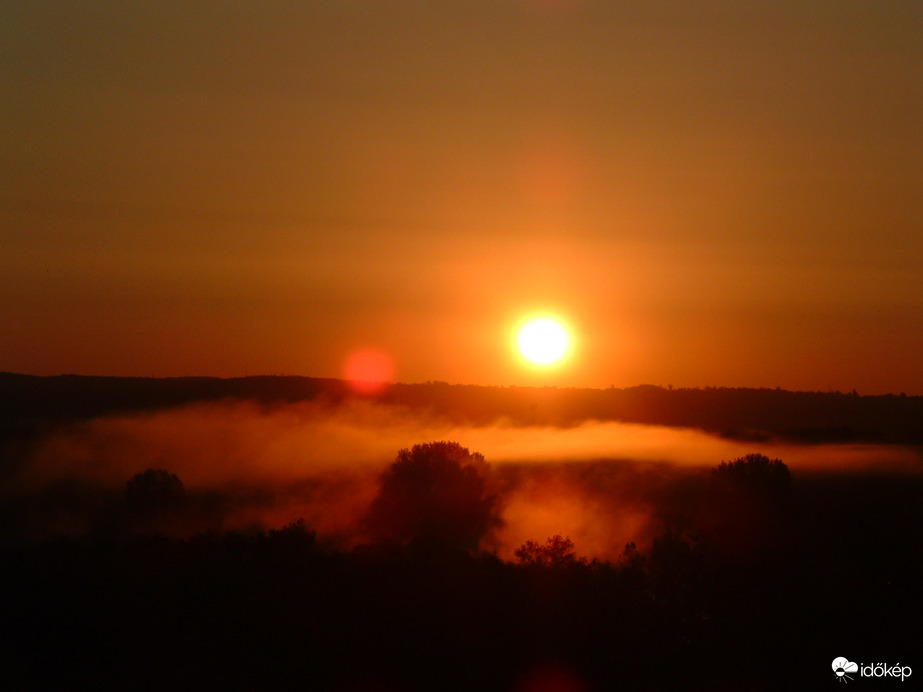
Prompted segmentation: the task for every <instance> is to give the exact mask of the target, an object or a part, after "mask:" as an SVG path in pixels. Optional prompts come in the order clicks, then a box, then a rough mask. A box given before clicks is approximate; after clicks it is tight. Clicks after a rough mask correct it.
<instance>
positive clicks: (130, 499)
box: [125, 469, 186, 515]
mask: <svg viewBox="0 0 923 692" xmlns="http://www.w3.org/2000/svg"><path fill="white" fill-rule="evenodd" d="M125 500H126V502H127V503H128V506H129V509H130V510H131V511H132V512H134V513H136V514H139V515H151V514H159V513H161V512H165V511H169V510H172V509H176V508H178V507H180V506H182V505H183V503H184V502H185V500H186V488H185V486H184V485H183V482H182V481H181V480H180V479H179V476H177V475H176V474H174V473H170V472H169V471H166V470H164V469H148V470H147V471H145V472H143V473H138V474H135V475H134V476H132V478H131V479H129V481H128V482H127V483H126V484H125Z"/></svg>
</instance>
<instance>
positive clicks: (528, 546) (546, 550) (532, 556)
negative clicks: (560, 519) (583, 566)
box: [513, 534, 581, 567]
mask: <svg viewBox="0 0 923 692" xmlns="http://www.w3.org/2000/svg"><path fill="white" fill-rule="evenodd" d="M513 554H514V555H515V556H516V561H517V562H518V563H519V564H520V565H523V566H526V567H570V566H572V565H576V564H578V563H579V562H581V561H580V560H578V559H577V554H576V553H575V552H574V542H573V541H572V540H571V539H570V537H563V538H562V537H561V535H560V534H555V535H554V536H550V537H549V538H547V539H546V540H545V543H544V545H539V544H538V543H536V542H535V541H526V542H525V543H523V544H522V545H521V546H520V547H519V548H517V549H516V552H515V553H513Z"/></svg>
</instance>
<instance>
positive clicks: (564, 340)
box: [516, 317, 570, 365]
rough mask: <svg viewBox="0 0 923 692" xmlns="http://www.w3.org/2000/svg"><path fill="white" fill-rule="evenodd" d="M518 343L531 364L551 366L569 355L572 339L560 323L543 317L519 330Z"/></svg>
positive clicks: (521, 351)
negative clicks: (568, 350)
mask: <svg viewBox="0 0 923 692" xmlns="http://www.w3.org/2000/svg"><path fill="white" fill-rule="evenodd" d="M516 343H517V345H518V347H519V352H520V353H521V354H522V356H523V358H525V359H526V360H527V361H529V362H530V363H534V364H535V365H551V364H553V363H556V362H558V361H559V360H561V359H562V358H563V357H564V356H565V355H566V354H567V349H568V347H569V345H570V337H569V336H568V333H567V329H565V328H564V325H562V324H561V323H560V322H558V321H557V320H554V319H551V318H547V317H543V318H540V319H535V320H531V321H529V322H527V323H526V324H525V325H524V326H523V327H522V328H521V329H520V330H519V334H518V336H517V338H516Z"/></svg>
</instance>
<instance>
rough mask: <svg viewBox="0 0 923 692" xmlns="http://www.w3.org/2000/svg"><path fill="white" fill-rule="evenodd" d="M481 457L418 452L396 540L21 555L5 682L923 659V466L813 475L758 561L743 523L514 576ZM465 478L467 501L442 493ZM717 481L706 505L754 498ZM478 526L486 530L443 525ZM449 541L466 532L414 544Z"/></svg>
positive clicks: (760, 684) (365, 685)
mask: <svg viewBox="0 0 923 692" xmlns="http://www.w3.org/2000/svg"><path fill="white" fill-rule="evenodd" d="M415 449H417V448H415ZM479 461H481V460H479V459H477V457H476V455H474V454H472V453H470V452H468V451H467V450H465V449H464V448H462V447H460V446H458V445H454V444H452V443H436V444H435V445H421V446H420V448H419V449H418V451H417V452H416V453H414V450H405V452H404V453H402V454H401V455H399V457H398V460H397V461H396V462H395V464H394V465H393V466H392V467H391V468H390V469H389V472H388V473H387V474H385V477H384V478H383V482H382V495H381V496H380V498H381V497H384V498H386V499H387V498H391V500H392V501H393V500H394V499H395V498H403V499H404V500H406V501H407V502H409V503H410V506H412V507H415V508H416V513H415V514H414V515H413V516H414V517H415V519H414V520H413V521H407V522H406V523H404V524H402V523H400V522H395V523H394V524H393V525H392V526H397V527H401V526H403V527H404V528H403V529H401V531H400V532H395V533H387V534H386V535H387V536H389V537H391V540H392V542H391V543H389V544H388V547H387V548H385V549H382V548H380V547H379V546H364V547H359V548H356V549H351V550H341V551H337V550H332V549H329V548H325V547H324V544H323V542H319V541H318V540H316V536H315V535H314V533H313V532H312V531H311V530H310V528H309V526H307V525H306V524H305V523H304V522H294V523H291V524H289V525H287V526H285V527H284V528H282V529H278V530H274V531H268V532H255V533H248V534H241V533H214V534H203V535H197V536H193V537H191V538H187V539H185V540H180V539H176V538H166V537H164V536H152V535H147V534H145V533H138V534H136V535H134V536H132V537H127V536H126V535H124V534H119V535H117V536H114V537H113V536H106V537H100V536H90V537H85V538H72V539H61V540H57V541H49V542H46V543H42V544H39V545H32V546H22V545H20V546H18V547H13V546H3V545H0V584H2V587H3V592H2V593H3V596H4V598H3V599H2V601H0V635H2V641H3V643H4V645H3V647H2V648H0V662H2V665H0V688H2V689H69V690H80V689H92V690H104V689H133V690H138V689H151V690H154V689H156V690H162V689H273V690H285V689H298V690H303V689H310V690H434V689H439V690H471V689H478V690H503V691H509V692H525V691H529V690H543V689H564V690H580V691H591V690H610V689H619V690H739V689H760V690H776V689H778V690H791V689H824V688H825V687H829V686H830V685H833V683H834V682H835V678H834V675H833V673H832V671H831V669H830V661H831V660H832V658H833V657H834V656H839V655H847V656H849V657H850V659H851V660H856V661H860V662H861V661H866V662H869V661H873V660H874V661H889V662H891V663H897V662H901V663H904V664H908V665H910V666H912V667H913V668H916V667H917V664H916V661H917V660H918V656H919V652H920V651H921V650H923V641H921V638H920V634H919V622H920V619H921V617H923V607H921V602H920V599H919V597H918V592H919V583H920V581H921V579H923V564H921V557H920V552H919V550H917V549H916V548H917V547H918V546H919V545H920V543H921V539H923V528H921V527H923V503H921V502H920V499H921V497H923V481H921V480H920V478H919V477H916V476H906V477H900V478H895V477H888V476H885V475H878V476H873V475H871V474H869V475H866V476H863V477H849V476H847V475H839V476H837V475H829V474H828V475H823V474H819V475H815V476H813V477H810V476H806V475H804V474H799V475H798V478H797V483H793V484H792V487H791V491H790V493H789V499H788V500H786V502H785V503H782V504H773V503H763V505H762V506H761V512H765V514H761V515H760V516H766V517H770V518H771V517H776V516H779V515H780V513H781V514H782V515H783V516H786V517H790V522H788V523H785V522H782V523H779V522H776V523H771V527H772V531H770V532H768V533H766V534H764V535H760V534H756V533H751V534H748V535H747V536H746V538H747V541H748V547H749V550H748V551H743V550H731V549H730V546H731V545H732V544H730V543H727V542H726V541H724V539H723V536H724V534H723V533H722V532H724V531H727V530H728V526H736V524H735V523H734V522H735V521H736V517H737V515H736V514H734V513H730V514H727V513H726V514H724V515H721V520H720V521H716V522H715V524H714V525H713V526H712V527H711V528H709V527H704V528H701V529H700V530H697V531H693V530H689V531H682V530H679V529H676V530H670V531H664V532H662V533H661V534H659V535H657V536H656V537H653V539H652V540H651V542H650V547H648V548H646V549H644V550H638V549H637V548H636V547H635V546H629V547H628V548H627V549H626V552H625V554H624V556H623V559H622V560H620V561H618V562H615V563H611V564H610V563H605V562H598V561H586V560H582V559H580V557H579V552H580V546H579V545H576V546H575V545H574V544H573V543H572V542H571V541H570V540H569V539H567V538H565V537H562V536H552V537H551V538H550V539H549V540H546V541H544V542H537V541H530V542H527V543H526V544H525V545H524V546H523V548H522V549H521V551H520V553H519V555H518V556H517V557H518V558H519V561H520V562H521V564H509V563H504V562H502V561H501V560H499V559H497V558H496V557H495V556H492V555H489V554H485V553H479V552H477V551H476V550H472V549H471V545H472V544H473V541H474V537H475V536H479V535H481V534H480V533H478V532H479V531H482V530H483V527H484V525H485V524H484V522H485V521H487V522H488V523H489V519H490V517H494V518H495V515H496V506H495V504H493V502H492V501H490V493H489V492H488V490H487V489H488V484H487V483H486V482H484V483H482V482H480V481H477V480H471V479H472V477H473V478H474V479H477V478H481V479H482V480H483V476H482V474H481V473H473V472H465V470H464V469H465V468H468V467H471V468H473V469H474V471H478V469H480V470H481V471H483V468H482V467H481V466H480V464H479V463H478V462H479ZM757 464H758V465H760V466H762V462H761V461H760V462H757ZM735 468H737V467H735ZM404 474H406V477H405V475H404ZM745 476H746V474H745ZM457 478H462V479H465V478H468V479H469V482H468V483H467V484H466V483H462V484H461V487H467V488H468V489H469V491H468V492H467V493H465V494H464V495H463V497H465V498H466V499H465V501H464V502H460V503H457V504H456V503H453V502H452V501H451V497H452V494H451V493H448V494H444V493H443V491H444V490H445V489H444V487H443V484H444V483H448V482H450V481H447V480H446V479H457ZM702 480H703V483H702V484H701V486H698V487H699V488H700V489H701V488H706V490H707V493H706V494H705V495H704V496H703V497H702V498H701V502H700V505H701V506H712V505H716V504H719V503H717V502H716V501H715V500H716V498H718V497H723V498H726V499H728V501H729V502H731V500H733V498H734V497H740V498H748V499H747V501H741V502H740V503H739V507H738V506H737V505H735V504H734V503H733V502H731V505H733V506H732V509H733V510H734V511H735V512H736V511H737V509H739V508H744V509H746V508H747V507H748V506H749V505H752V504H754V502H753V501H752V495H750V494H749V491H747V490H746V488H743V489H741V488H740V487H738V486H737V485H735V484H734V483H729V484H725V483H724V482H723V481H722V480H721V479H720V478H718V474H717V473H716V474H714V475H713V474H711V473H710V472H706V473H704V474H703V479H702ZM713 480H714V481H715V482H716V484H717V485H716V486H713V485H712V484H711V481H713ZM451 482H454V481H451ZM725 486H726V487H725ZM684 487H685V486H684ZM427 488H429V489H430V490H431V491H432V493H433V495H435V496H437V497H442V498H450V499H448V500H445V507H454V508H455V510H454V511H453V512H450V513H449V514H450V515H451V516H452V517H454V518H453V519H452V520H448V519H445V517H443V518H442V519H439V517H440V516H441V513H440V512H439V511H437V510H436V509H433V508H432V504H431V503H430V502H429V501H427V500H426V498H427V497H428V492H429V491H424V490H425V489H427ZM719 492H720V493H721V494H720V495H718V494H708V493H719ZM440 493H443V494H440ZM376 502H378V503H379V506H380V505H382V504H385V505H387V503H386V502H385V500H382V499H379V500H377V501H376ZM757 504H759V503H757ZM701 506H696V507H695V509H696V510H699V509H701ZM466 507H467V508H470V507H481V511H480V512H464V511H459V508H466ZM443 509H444V508H443ZM717 509H718V510H721V511H729V510H727V509H726V508H722V507H718V508H717ZM488 510H489V511H488ZM379 511H383V510H379ZM456 511H458V512H459V513H458V514H456ZM374 516H375V515H372V514H370V517H374ZM378 516H380V517H383V518H388V517H391V516H392V515H391V514H390V513H389V512H384V513H383V514H381V515H378ZM459 516H461V517H468V520H467V521H469V522H470V523H465V522H462V523H465V524H466V525H467V526H469V527H473V528H471V529H470V530H466V531H455V530H448V529H446V531H445V533H442V534H440V532H439V531H437V530H435V529H433V527H445V526H448V527H454V526H456V524H457V523H458V517H459ZM696 516H698V515H697V514H696ZM423 517H429V518H434V520H433V523H432V524H427V523H426V522H425V521H424V520H423V519H422V518H423ZM472 517H474V518H478V517H479V518H480V519H479V520H478V521H474V519H473V518H472ZM485 517H487V519H485ZM754 525H756V524H754ZM408 527H410V528H408ZM426 527H429V528H426ZM788 527H796V528H797V530H794V529H790V528H788ZM689 528H691V527H689ZM392 531H393V528H392ZM437 535H442V537H443V538H446V537H448V538H450V539H454V540H455V542H454V543H453V544H445V543H443V544H442V546H443V548H442V549H441V550H419V549H417V547H418V544H415V543H414V539H415V538H416V539H418V538H419V537H421V536H429V537H433V536H437ZM770 539H771V540H770ZM561 567H563V568H561ZM911 680H913V678H911ZM896 684H898V685H899V684H900V683H896ZM908 689H909V688H908Z"/></svg>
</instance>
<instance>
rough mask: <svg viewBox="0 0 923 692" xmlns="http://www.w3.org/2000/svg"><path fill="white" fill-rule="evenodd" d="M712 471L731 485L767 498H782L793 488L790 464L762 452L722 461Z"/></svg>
mask: <svg viewBox="0 0 923 692" xmlns="http://www.w3.org/2000/svg"><path fill="white" fill-rule="evenodd" d="M712 473H713V474H714V476H715V477H716V478H717V479H719V480H722V481H726V482H727V483H728V484H730V485H731V486H734V487H736V488H740V489H744V490H747V491H749V492H751V493H755V494H758V495H761V496H763V497H765V498H767V499H770V498H775V499H781V498H783V497H785V496H787V495H788V494H789V492H791V488H792V477H791V474H790V473H789V470H788V466H786V465H785V464H784V463H783V462H782V460H781V459H770V458H769V457H767V456H763V455H762V454H748V455H746V456H743V457H739V458H737V459H735V460H734V461H722V462H721V464H720V465H718V466H717V467H716V468H714V469H712Z"/></svg>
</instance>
